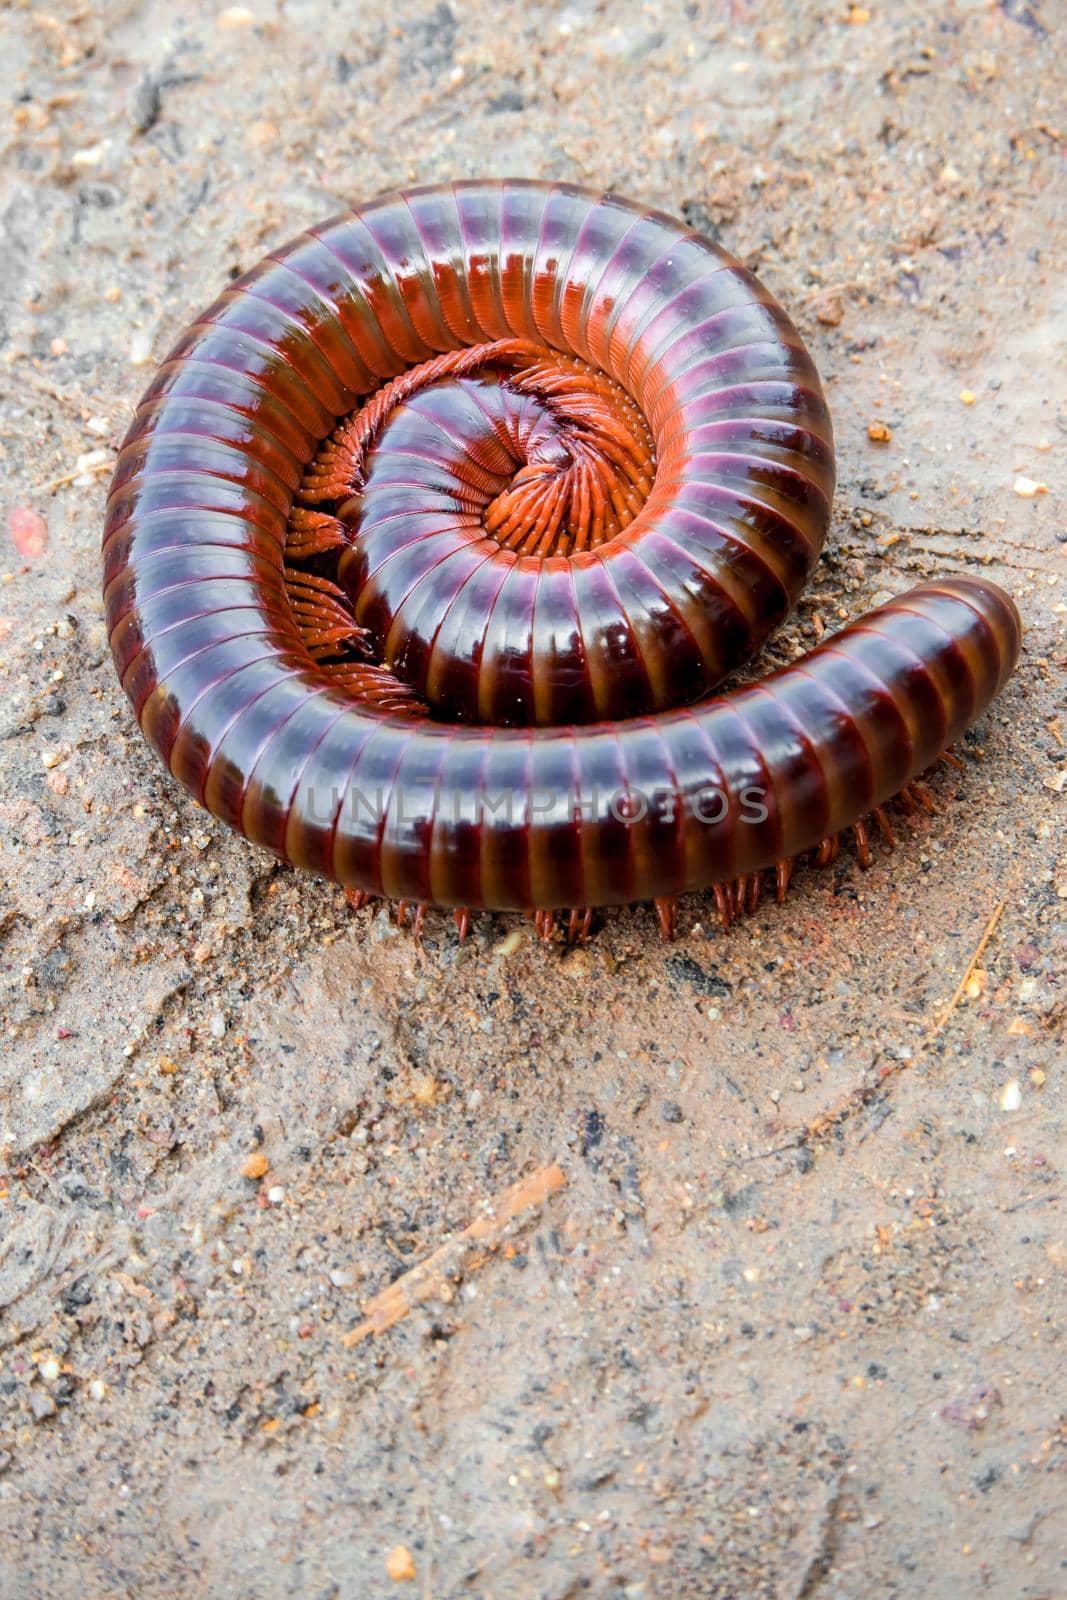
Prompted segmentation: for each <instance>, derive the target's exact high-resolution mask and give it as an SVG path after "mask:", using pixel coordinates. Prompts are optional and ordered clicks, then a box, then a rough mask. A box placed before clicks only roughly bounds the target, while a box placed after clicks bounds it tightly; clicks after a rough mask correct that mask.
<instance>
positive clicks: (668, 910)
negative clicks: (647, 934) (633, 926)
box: [652, 894, 678, 941]
mask: <svg viewBox="0 0 1067 1600" xmlns="http://www.w3.org/2000/svg"><path fill="white" fill-rule="evenodd" d="M652 903H653V905H654V906H655V908H656V916H657V917H658V918H659V936H660V938H661V939H664V940H667V941H669V940H671V939H673V938H674V935H675V933H676V931H677V925H678V900H677V897H676V896H675V895H673V894H671V895H661V896H660V898H659V899H657V900H654V901H653V902H652Z"/></svg>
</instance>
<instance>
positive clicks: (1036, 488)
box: [1014, 476, 1048, 500]
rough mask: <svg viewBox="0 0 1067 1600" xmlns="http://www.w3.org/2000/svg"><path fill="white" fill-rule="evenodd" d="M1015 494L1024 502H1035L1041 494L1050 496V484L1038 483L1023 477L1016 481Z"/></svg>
mask: <svg viewBox="0 0 1067 1600" xmlns="http://www.w3.org/2000/svg"><path fill="white" fill-rule="evenodd" d="M1014 487H1015V493H1016V494H1017V495H1019V496H1020V498H1021V499H1023V500H1033V499H1035V498H1036V497H1037V495H1039V494H1048V484H1047V483H1038V482H1036V480H1035V479H1033V478H1024V477H1022V476H1020V477H1018V478H1016V480H1015V486H1014Z"/></svg>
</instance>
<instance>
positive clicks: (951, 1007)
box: [922, 900, 1008, 1049]
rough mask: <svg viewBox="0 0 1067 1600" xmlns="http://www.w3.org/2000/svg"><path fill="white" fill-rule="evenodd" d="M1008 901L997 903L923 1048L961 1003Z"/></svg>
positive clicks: (934, 1037) (925, 1039) (931, 1040)
mask: <svg viewBox="0 0 1067 1600" xmlns="http://www.w3.org/2000/svg"><path fill="white" fill-rule="evenodd" d="M1007 903H1008V902H1007V901H1006V900H1001V901H1000V903H999V904H998V905H997V907H996V909H995V910H994V912H993V915H992V916H991V917H990V919H989V921H988V922H987V923H986V925H985V932H984V933H983V934H982V937H981V938H980V939H979V941H978V945H977V947H976V949H975V952H974V955H973V956H972V957H971V959H970V962H969V963H968V966H967V971H966V972H965V973H964V974H963V977H962V978H961V979H960V981H959V983H958V984H957V985H956V992H955V994H954V995H953V996H952V999H951V1000H950V1001H949V1003H948V1005H947V1006H946V1007H945V1009H944V1011H942V1013H941V1015H940V1016H939V1017H938V1018H937V1019H936V1021H935V1022H934V1024H933V1026H932V1027H931V1028H930V1030H929V1031H928V1033H927V1034H926V1037H925V1038H924V1039H923V1042H922V1048H924V1049H925V1047H926V1046H927V1045H928V1044H931V1043H932V1042H933V1040H934V1039H936V1038H937V1036H938V1034H939V1033H940V1032H941V1030H942V1028H943V1027H944V1026H945V1023H946V1022H947V1021H948V1019H949V1017H951V1015H952V1013H953V1012H954V1011H955V1009H956V1007H957V1006H958V1005H959V1003H960V999H961V997H962V995H963V991H964V990H965V989H966V987H967V985H968V983H969V982H970V981H971V974H972V973H973V972H974V969H975V967H976V966H977V965H978V963H979V961H981V959H982V955H983V953H984V951H985V947H986V945H987V944H988V943H989V941H990V939H992V937H993V935H994V933H996V931H997V924H998V922H999V921H1000V919H1001V917H1002V916H1003V915H1004V907H1005V906H1006V905H1007Z"/></svg>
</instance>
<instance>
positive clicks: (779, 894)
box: [774, 856, 793, 905]
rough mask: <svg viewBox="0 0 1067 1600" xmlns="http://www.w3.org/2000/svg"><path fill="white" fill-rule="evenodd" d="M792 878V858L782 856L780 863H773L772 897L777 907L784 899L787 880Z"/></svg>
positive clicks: (787, 884)
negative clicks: (776, 902)
mask: <svg viewBox="0 0 1067 1600" xmlns="http://www.w3.org/2000/svg"><path fill="white" fill-rule="evenodd" d="M792 876H793V858H792V856H784V857H783V858H782V860H781V861H776V862H775V863H774V896H775V899H776V900H777V901H778V904H779V905H781V904H782V902H783V900H784V899H785V894H786V890H787V889H788V888H789V880H790V878H791V877H792Z"/></svg>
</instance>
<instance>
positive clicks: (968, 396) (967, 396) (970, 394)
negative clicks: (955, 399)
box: [960, 389, 978, 406]
mask: <svg viewBox="0 0 1067 1600" xmlns="http://www.w3.org/2000/svg"><path fill="white" fill-rule="evenodd" d="M960 399H961V400H962V401H963V404H964V405H965V406H973V405H974V402H975V401H976V400H977V399H978V396H977V395H976V394H975V392H974V390H973V389H961V390H960Z"/></svg>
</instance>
